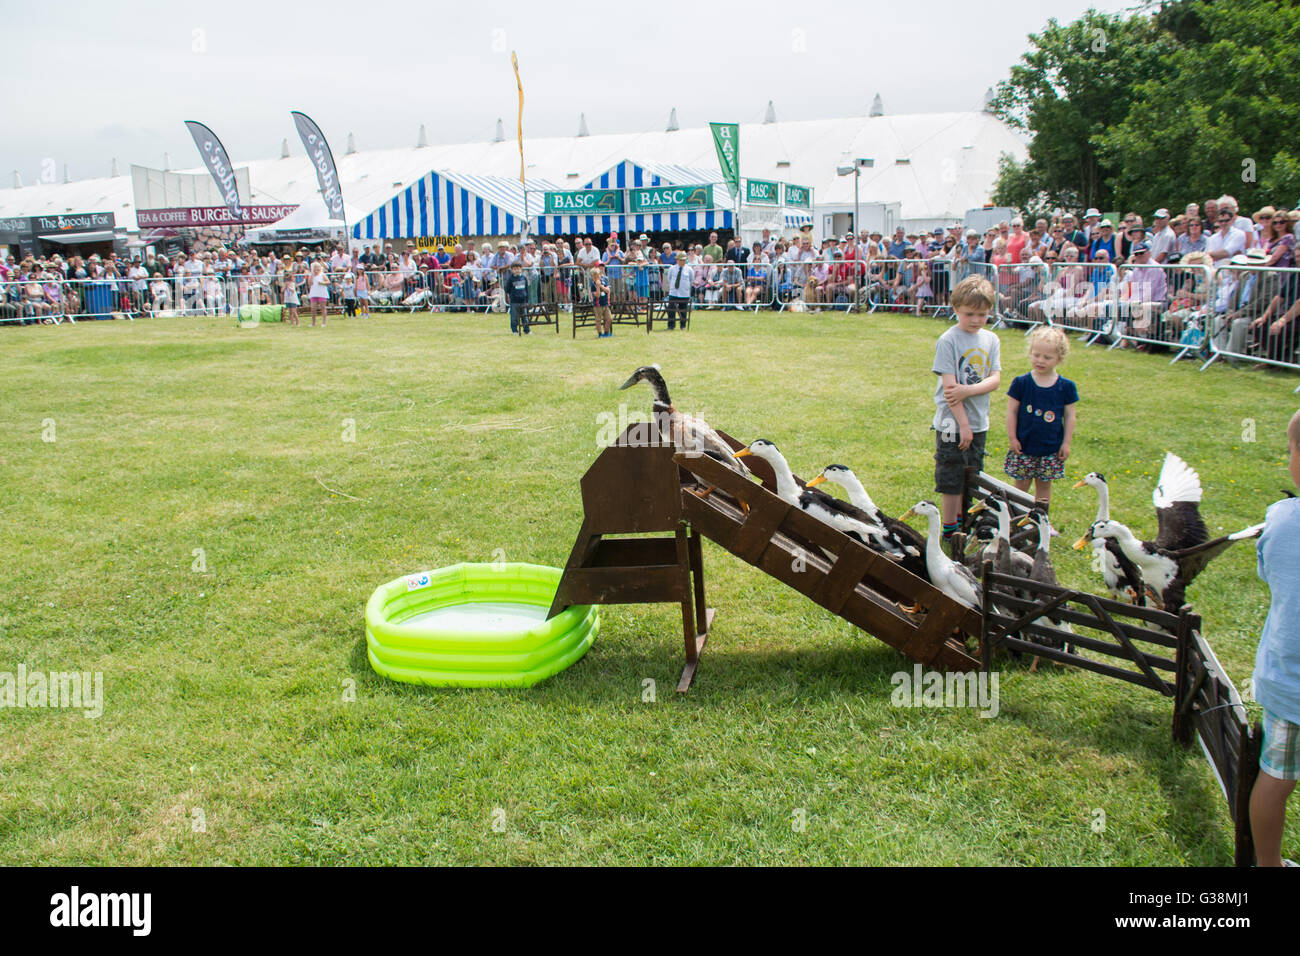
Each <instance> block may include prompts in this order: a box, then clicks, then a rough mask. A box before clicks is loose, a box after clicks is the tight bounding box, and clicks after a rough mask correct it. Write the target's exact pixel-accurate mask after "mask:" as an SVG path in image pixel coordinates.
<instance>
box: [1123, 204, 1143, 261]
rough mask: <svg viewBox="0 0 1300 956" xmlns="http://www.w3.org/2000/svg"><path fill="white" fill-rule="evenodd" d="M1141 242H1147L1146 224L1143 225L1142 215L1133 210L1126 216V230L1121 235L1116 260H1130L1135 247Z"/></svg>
mask: <svg viewBox="0 0 1300 956" xmlns="http://www.w3.org/2000/svg"><path fill="white" fill-rule="evenodd" d="M1139 242H1147V230H1146V226H1144V225H1142V217H1141V216H1139V215H1137V213H1132V212H1131V213H1129V214H1128V215H1127V216H1125V217H1124V232H1123V234H1122V235H1120V237H1119V258H1118V259H1117V260H1116V261H1117V262H1128V260H1129V258H1130V257H1132V255H1133V247H1134V246H1136V245H1137V244H1138V243H1139ZM1147 245H1148V246H1149V245H1150V243H1149V242H1148V243H1147Z"/></svg>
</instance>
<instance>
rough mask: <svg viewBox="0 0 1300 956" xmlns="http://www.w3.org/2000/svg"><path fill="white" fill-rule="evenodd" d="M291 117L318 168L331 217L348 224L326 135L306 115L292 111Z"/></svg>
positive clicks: (336, 171)
mask: <svg viewBox="0 0 1300 956" xmlns="http://www.w3.org/2000/svg"><path fill="white" fill-rule="evenodd" d="M290 115H292V116H293V125H294V126H296V127H297V128H298V136H299V138H300V139H301V140H302V145H303V148H304V149H306V150H307V156H308V158H309V159H311V162H312V165H313V166H315V167H316V181H317V182H318V183H319V184H320V194H321V198H322V199H324V200H325V205H326V206H327V207H328V208H329V211H330V215H332V216H333V217H334V218H335V219H341V220H343V221H344V222H347V218H348V217H347V215H346V214H345V213H344V212H343V189H342V187H340V186H339V172H338V169H337V168H336V167H335V165H334V154H333V153H332V152H330V147H329V143H327V142H325V134H324V133H322V132H321V131H320V127H319V126H317V125H316V123H315V121H314V120H313V119H312V118H311V117H310V116H308V115H307V114H306V113H299V112H298V111H297V110H291V111H290Z"/></svg>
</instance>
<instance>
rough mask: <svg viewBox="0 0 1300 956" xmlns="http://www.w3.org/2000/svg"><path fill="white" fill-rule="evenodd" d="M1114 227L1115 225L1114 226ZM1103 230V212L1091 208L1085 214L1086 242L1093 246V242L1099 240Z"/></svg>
mask: <svg viewBox="0 0 1300 956" xmlns="http://www.w3.org/2000/svg"><path fill="white" fill-rule="evenodd" d="M1112 226H1113V224H1112ZM1100 230H1101V212H1100V211H1098V210H1097V209H1096V208H1094V207H1089V208H1088V209H1087V210H1086V211H1085V212H1084V214H1083V238H1084V241H1085V242H1087V243H1088V244H1089V246H1091V245H1092V241H1093V240H1094V239H1096V238H1097V235H1098V233H1099V231H1100Z"/></svg>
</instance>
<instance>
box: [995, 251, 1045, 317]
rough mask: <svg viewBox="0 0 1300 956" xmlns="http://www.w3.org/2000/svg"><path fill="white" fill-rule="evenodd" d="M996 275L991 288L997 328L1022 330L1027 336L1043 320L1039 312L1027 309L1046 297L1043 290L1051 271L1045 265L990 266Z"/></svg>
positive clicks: (1028, 263)
mask: <svg viewBox="0 0 1300 956" xmlns="http://www.w3.org/2000/svg"><path fill="white" fill-rule="evenodd" d="M992 268H993V271H994V272H995V274H996V276H997V280H996V282H994V288H995V289H997V294H998V305H997V312H996V314H997V322H996V323H995V326H994V327H995V328H996V327H998V326H1011V327H1014V328H1023V329H1024V330H1025V332H1026V334H1027V333H1029V332H1031V331H1033V329H1034V328H1035V327H1036V326H1038V325H1042V324H1043V323H1044V322H1045V321H1046V319H1045V318H1044V317H1043V315H1042V311H1043V310H1042V309H1041V308H1040V309H1038V310H1036V311H1031V309H1030V306H1032V305H1035V304H1038V303H1040V302H1042V301H1043V299H1044V298H1046V289H1047V286H1048V284H1049V281H1050V278H1051V271H1050V269H1049V268H1048V266H1047V264H1046V263H1042V262H1022V263H1017V264H1005V263H1002V264H998V265H995V266H993V267H992Z"/></svg>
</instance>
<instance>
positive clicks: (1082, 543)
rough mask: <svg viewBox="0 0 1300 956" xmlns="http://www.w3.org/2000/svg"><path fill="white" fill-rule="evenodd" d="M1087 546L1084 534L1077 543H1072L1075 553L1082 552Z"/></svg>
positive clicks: (1086, 537) (1086, 538)
mask: <svg viewBox="0 0 1300 956" xmlns="http://www.w3.org/2000/svg"><path fill="white" fill-rule="evenodd" d="M1087 546H1088V536H1087V535H1086V534H1085V535H1084V536H1083V537H1082V538H1080V539H1079V540H1078V541H1076V542H1074V550H1075V551H1082V550H1083V549H1084V548H1086V547H1087Z"/></svg>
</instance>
